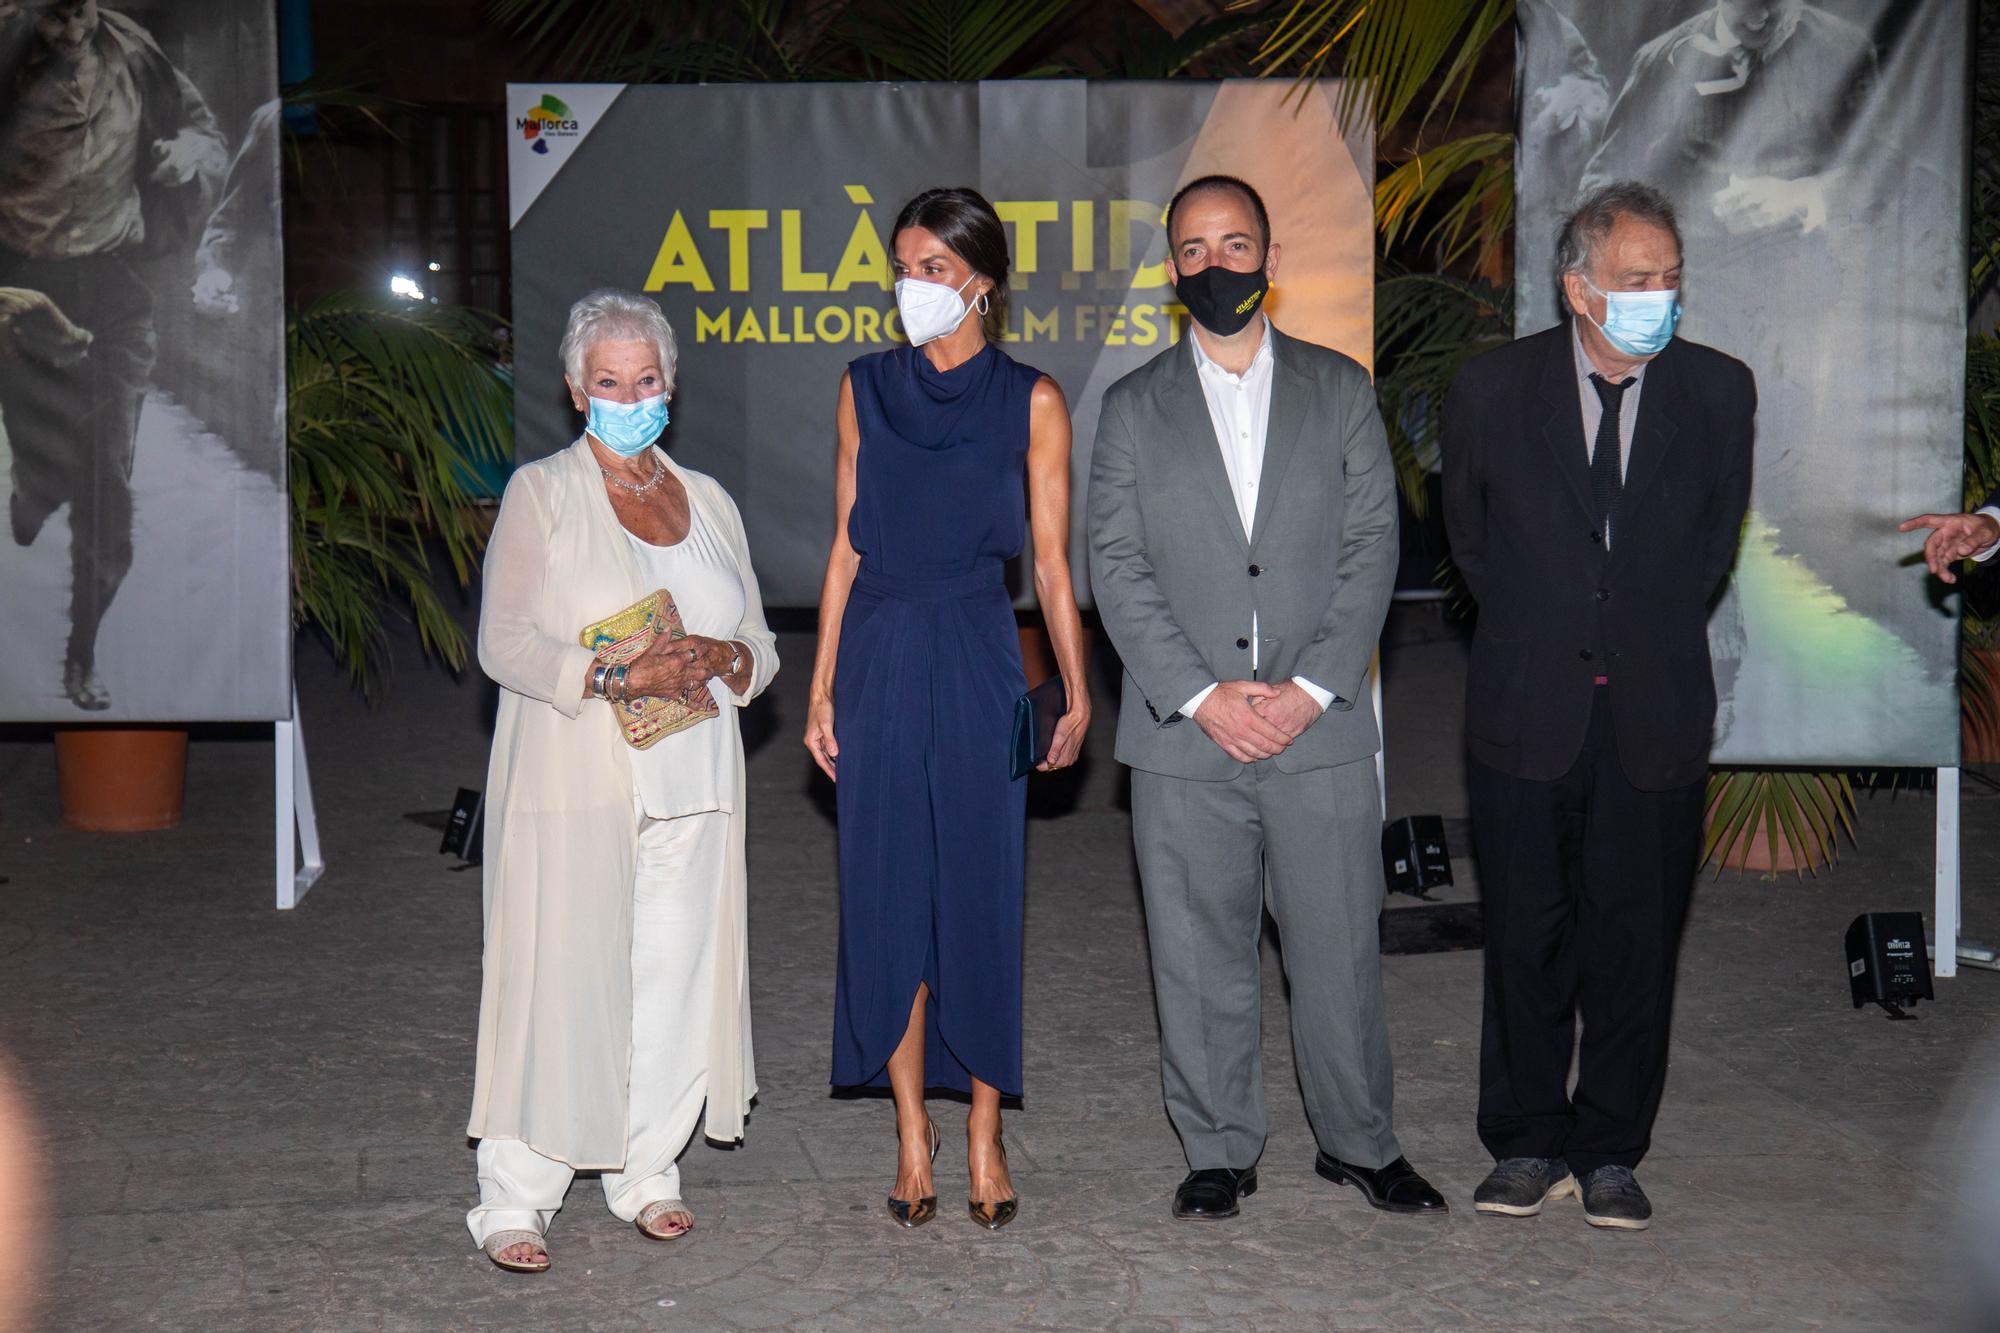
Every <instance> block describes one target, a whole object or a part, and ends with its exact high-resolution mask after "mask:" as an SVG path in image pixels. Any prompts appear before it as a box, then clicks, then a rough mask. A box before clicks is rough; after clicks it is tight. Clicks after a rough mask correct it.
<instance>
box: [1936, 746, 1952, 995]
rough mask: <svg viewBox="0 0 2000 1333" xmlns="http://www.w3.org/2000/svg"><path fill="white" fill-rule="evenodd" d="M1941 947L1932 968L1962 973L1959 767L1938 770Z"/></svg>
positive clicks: (1943, 973)
mask: <svg viewBox="0 0 2000 1333" xmlns="http://www.w3.org/2000/svg"><path fill="white" fill-rule="evenodd" d="M1931 924H1932V930H1933V931H1934V933H1935V935H1936V937H1937V947H1936V948H1934V949H1933V950H1932V951H1931V970H1932V971H1933V972H1934V973H1935V974H1936V975H1938V976H1941V977H1955V976H1957V975H1958V926H1959V916H1958V770H1957V769H1956V768H1940V769H1939V770H1938V771H1937V907H1936V911H1935V913H1934V920H1933V921H1932V923H1931Z"/></svg>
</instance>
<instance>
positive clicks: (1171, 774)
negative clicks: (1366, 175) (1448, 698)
mask: <svg viewBox="0 0 2000 1333" xmlns="http://www.w3.org/2000/svg"><path fill="white" fill-rule="evenodd" d="M1270 233H1271V228H1270V219H1269V216H1268V214H1267V213H1266V212H1265V209H1264V204H1263V201H1262V200H1261V199H1259V198H1258V197H1257V192H1256V191H1255V190H1253V189H1252V188H1251V187H1250V186H1249V185H1247V184H1245V183H1244V182H1242V181H1240V180H1237V179H1235V178H1234V177H1230V176H1205V177H1203V178H1201V179H1200V180H1197V181H1194V182H1192V183H1191V184H1189V185H1188V186H1186V187H1185V188H1184V189H1182V190H1181V191H1180V193H1179V194H1177V195H1175V196H1174V200H1173V203H1172V204H1171V205H1169V207H1168V210H1167V236H1168V242H1169V259H1168V263H1169V267H1170V270H1171V272H1172V274H1173V277H1174V288H1175V292H1176V294H1177V295H1178V296H1179V297H1180V299H1181V302H1182V303H1183V304H1184V305H1186V306H1187V308H1188V312H1189V314H1190V315H1191V316H1192V319H1193V325H1192V328H1191V331H1190V336H1189V337H1188V338H1186V339H1185V340H1184V341H1183V342H1182V343H1177V344H1175V345H1173V346H1171V347H1169V348H1168V349H1167V350H1166V351H1164V352H1162V353H1160V355H1158V356H1156V357H1154V358H1153V360H1151V361H1150V362H1148V363H1147V364H1146V365H1144V366H1141V367H1140V368H1139V369H1138V370H1136V371H1134V372H1132V373H1131V374H1130V375H1127V376H1126V377H1125V378H1124V379H1122V380H1120V381H1118V383H1116V384H1114V385H1113V386H1111V389H1110V390H1109V391H1108V392H1107V393H1106V394H1105V395H1104V406H1103V413H1102V416H1101V418H1100V420H1099V423H1098V433H1097V444H1096V451H1095V453H1094V455H1093V458H1092V462H1091V477H1090V498H1089V507H1090V577H1091V586H1092V587H1093V589H1095V591H1096V595H1097V608H1098V613H1099V614H1100V616H1101V617H1102V618H1103V623H1104V628H1105V631H1106V632H1107V633H1108V634H1109V635H1110V636H1111V640H1112V642H1113V643H1114V644H1115V645H1116V646H1117V649H1118V653H1119V656H1120V657H1122V658H1123V659H1124V663H1125V687H1124V701H1123V704H1122V706H1121V708H1120V711H1119V718H1118V758H1119V760H1120V761H1121V762H1123V763H1125V764H1128V765H1130V766H1131V768H1132V832H1133V840H1134V842H1135V843H1136V845H1137V849H1138V860H1139V873H1140V878H1141V880H1142V882H1143V886H1144V893H1145V901H1146V929H1147V934H1148V938H1149V941H1150V943H1151V946H1152V958H1153V986H1154V990H1155V992H1156V997H1157V1000H1158V1003H1159V1014H1160V1043H1161V1064H1162V1068H1163V1080H1164V1083H1165V1086H1166V1101H1167V1113H1168V1115H1169V1116H1170V1117H1171V1118H1172V1120H1173V1124H1174V1128H1175V1130H1176V1131H1177V1132H1178V1133H1179V1134H1180V1137H1181V1145H1182V1147H1183V1149H1184V1150H1185V1151H1186V1153H1187V1160H1188V1166H1189V1168H1190V1170H1189V1174H1188V1177H1187V1179H1186V1180H1184V1181H1183V1182H1182V1183H1181V1186H1180V1188H1179V1189H1178V1190H1176V1191H1175V1194H1174V1216H1176V1217H1182V1218H1221V1217H1233V1216H1235V1215H1236V1213H1237V1210H1238V1205H1237V1201H1238V1199H1239V1198H1242V1197H1245V1196H1248V1195H1249V1194H1251V1193H1253V1192H1254V1191H1255V1190H1256V1188H1257V1159H1258V1157H1259V1155H1260V1154H1261V1153H1262V1152H1263V1149H1264V1135H1265V1117H1264V1086H1263V1072H1262V1068H1261V1061H1260V1059H1259V1055H1258V1030H1259V1017H1260V1003H1261V987H1260V984H1259V977H1258V971H1259V964H1258V956H1257V948H1258V938H1259V936H1260V935H1261V933H1262V926H1263V913H1264V908H1265V906H1266V905H1267V902H1268V906H1269V908H1270V910H1271V914H1272V916H1273V917H1274V918H1275V919H1276V921H1277V923H1278V931H1279V934H1280V936H1281V939H1282V942H1283V944H1284V946H1285V971H1286V975H1287V977H1288V978H1289V979H1290V981H1291V992H1292V1045H1293V1050H1294V1051H1295V1052H1296V1055H1297V1060H1298V1071H1299V1084H1300V1086H1301V1087H1302V1088H1303V1089H1304V1091H1305V1101H1306V1112H1307V1115H1308V1117H1309V1118H1310V1119H1311V1121H1312V1128H1313V1134H1314V1136H1315V1137H1316V1138H1317V1139H1318V1142H1319V1148H1320V1152H1319V1156H1318V1160H1317V1161H1316V1163H1315V1167H1316V1169H1317V1170H1318V1172H1319V1174H1321V1175H1322V1176H1325V1177H1326V1178H1327V1179H1329V1180H1333V1181H1336V1182H1340V1183H1345V1184H1352V1185H1355V1186H1358V1187H1359V1188H1360V1189H1361V1191H1362V1193H1363V1194H1364V1195H1365V1196H1366V1197H1367V1199H1368V1201H1369V1202H1370V1203H1372V1204H1374V1205H1375V1206H1376V1207H1378V1208H1383V1209H1387V1210H1390V1211H1393V1212H1412V1213H1443V1212H1445V1211H1446V1205H1445V1201H1444V1198H1443V1196H1441V1195H1440V1194H1439V1193H1438V1192H1437V1191H1436V1190H1434V1189H1432V1188H1431V1186H1430V1185H1429V1183H1428V1182H1426V1181H1425V1180H1424V1178H1423V1177H1422V1176H1420V1175H1418V1174H1417V1172H1416V1171H1415V1169H1414V1168H1412V1167H1411V1166H1410V1164H1409V1162H1408V1161H1406V1160H1405V1159H1404V1158H1403V1155H1402V1149H1401V1148H1400V1147H1399V1146H1398V1145H1397V1142H1396V1135H1395V1131H1394V1129H1393V1128H1392V1127H1391V1125H1390V1103H1391V1086H1390V1065H1389V1031H1388V1025H1387V1022H1386V1019H1385V1016H1384V1013H1383V1004H1382V972H1381V959H1380V954H1379V947H1378V936H1377V933H1376V932H1377V927H1376V918H1377V916H1378V914H1379V913H1380V911H1381V907H1382V894H1383V881H1382V863H1381V856H1380V848H1381V832H1382V810H1381V804H1380V799H1379V796H1378V794H1377V790H1376V785H1375V768H1374V764H1373V762H1372V758H1373V756H1374V754H1375V751H1376V749H1377V748H1378V747H1379V745H1380V740H1379V738H1378V736H1377V735H1376V730H1375V718H1374V715H1373V712H1372V710H1371V709H1369V708H1368V707H1366V706H1362V707H1357V706H1356V703H1357V701H1359V700H1360V699H1361V697H1362V692H1363V690H1364V689H1365V688H1366V685H1365V679H1366V675H1367V670H1368V661H1369V658H1370V656H1371V654H1372V653H1373V651H1374V647H1375V640H1376V637H1377V636H1378V634H1379V633H1380V631H1381V628H1382V619H1383V617H1384V616H1385V615H1386V614H1387V612H1388V606H1389V592H1390V587H1391V584H1392V582H1393V580H1394V576H1395V566H1396V555H1397V547H1396V499H1395V480H1394V474H1393V472H1392V470H1391V467H1390V462H1389V449H1388V441H1387V438H1386V436H1385V434H1384V432H1383V429H1382V420H1381V416H1380V414H1379V412H1378V411H1377V409H1376V405H1375V394H1374V390H1373V388H1372V386H1371V385H1370V384H1369V381H1368V375H1367V372H1366V371H1364V370H1362V368H1361V367H1360V366H1358V365H1356V364H1355V363H1354V362H1353V361H1351V360H1349V359H1348V358H1346V357H1344V356H1342V355H1340V354H1339V353H1338V352H1334V351H1330V350H1328V349H1327V348H1324V347H1316V346H1314V345H1313V344H1311V343H1307V342H1301V341H1299V340H1298V339H1296V338H1288V337H1286V336H1285V335H1284V334H1282V333H1280V332H1279V331H1278V330H1277V329H1276V328H1275V327H1273V326H1272V324H1271V322H1270V320H1269V319H1267V318H1266V317H1265V315H1264V312H1263V301H1264V296H1265V294H1266V292H1267V291H1268V290H1269V286H1270V281H1271V279H1272V278H1273V277H1274V276H1275V275H1276V274H1277V271H1278V246H1277V245H1276V244H1274V243H1272V241H1271V234H1270ZM1267 885H1268V898H1267V896H1266V895H1267Z"/></svg>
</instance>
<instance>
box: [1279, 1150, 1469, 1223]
mask: <svg viewBox="0 0 2000 1333" xmlns="http://www.w3.org/2000/svg"><path fill="white" fill-rule="evenodd" d="M1313 1170H1315V1171H1317V1172H1319V1173H1320V1175H1322V1176H1324V1177H1326V1178H1327V1179H1328V1180H1331V1181H1332V1182H1333V1183H1334V1184H1336V1185H1352V1186H1354V1187H1355V1188H1356V1189H1359V1190H1360V1191H1361V1194H1362V1197H1363V1198H1365V1199H1367V1200H1368V1202H1369V1203H1371V1204H1373V1205H1375V1206H1376V1207H1377V1208H1380V1209H1381V1210H1382V1211H1383V1212H1385V1213H1433V1214H1437V1215H1439V1216H1442V1215H1444V1214H1445V1213H1448V1212H1450V1211H1451V1205H1450V1204H1448V1203H1446V1202H1445V1201H1444V1195H1442V1194H1439V1193H1438V1192H1437V1191H1436V1190H1434V1189H1432V1188H1431V1183H1430V1182H1429V1181H1428V1180H1425V1179H1424V1178H1423V1177H1422V1176H1420V1175H1418V1174H1417V1168H1415V1167H1414V1166H1411V1165H1410V1162H1409V1159H1408V1158H1405V1157H1398V1158H1397V1159H1396V1160H1395V1161H1393V1162H1391V1163H1389V1165H1387V1166H1376V1167H1368V1166H1350V1165H1349V1164H1347V1163H1346V1162H1343V1161H1341V1160H1340V1159H1339V1158H1337V1157H1329V1156H1327V1155H1326V1154H1325V1153H1321V1154H1320V1155H1319V1156H1318V1157H1317V1158H1315V1159H1314V1161H1313Z"/></svg>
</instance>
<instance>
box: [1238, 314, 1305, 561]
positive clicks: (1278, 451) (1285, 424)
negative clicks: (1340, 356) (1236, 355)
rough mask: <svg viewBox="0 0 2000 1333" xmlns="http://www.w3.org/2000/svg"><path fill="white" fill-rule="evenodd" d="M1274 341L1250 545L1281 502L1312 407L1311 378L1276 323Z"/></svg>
mask: <svg viewBox="0 0 2000 1333" xmlns="http://www.w3.org/2000/svg"><path fill="white" fill-rule="evenodd" d="M1269 333H1270V336H1271V339H1272V343H1271V357H1272V367H1271V418H1270V420H1269V421H1268V422H1267V423H1266V424H1265V430H1264V471H1263V475H1262V476H1261V477H1259V478H1258V481H1257V513H1256V517H1255V521H1254V522H1253V523H1252V524H1251V525H1250V545H1252V546H1255V545H1256V544H1257V541H1258V539H1259V538H1261V537H1262V536H1263V535H1264V527H1265V525H1266V524H1267V523H1268V522H1270V519H1271V509H1272V507H1273V506H1274V505H1276V504H1277V502H1278V488H1279V487H1280V486H1282V485H1283V484H1284V480H1285V469H1286V468H1287V467H1289V466H1291V462H1292V455H1293V454H1295V453H1297V452H1298V448H1299V435H1300V433H1301V432H1302V431H1303V430H1304V429H1305V424H1306V412H1307V411H1308V410H1309V409H1310V408H1311V407H1312V381H1311V380H1308V379H1307V378H1306V377H1305V376H1304V375H1301V374H1300V373H1299V372H1298V371H1297V370H1295V369H1293V368H1292V367H1291V366H1290V365H1289V364H1288V361H1289V358H1288V357H1286V355H1285V339H1284V337H1283V335H1281V334H1280V333H1279V332H1278V330H1277V329H1276V328H1275V327H1273V328H1271V329H1270V330H1269Z"/></svg>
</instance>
